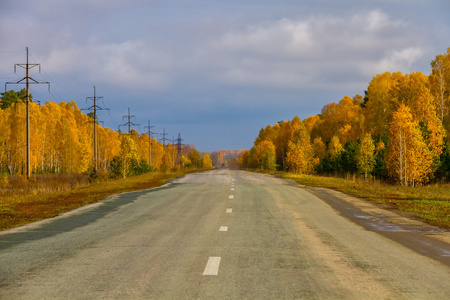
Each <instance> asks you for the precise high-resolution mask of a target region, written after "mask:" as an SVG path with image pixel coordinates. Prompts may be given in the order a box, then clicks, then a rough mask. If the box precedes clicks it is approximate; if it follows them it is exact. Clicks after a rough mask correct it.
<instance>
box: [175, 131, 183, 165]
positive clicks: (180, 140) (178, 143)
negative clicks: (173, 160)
mask: <svg viewBox="0 0 450 300" xmlns="http://www.w3.org/2000/svg"><path fill="white" fill-rule="evenodd" d="M176 141H177V161H178V160H179V159H180V157H181V147H182V146H184V145H183V144H182V143H181V142H182V141H183V139H181V134H180V133H179V132H178V138H177V140H176Z"/></svg>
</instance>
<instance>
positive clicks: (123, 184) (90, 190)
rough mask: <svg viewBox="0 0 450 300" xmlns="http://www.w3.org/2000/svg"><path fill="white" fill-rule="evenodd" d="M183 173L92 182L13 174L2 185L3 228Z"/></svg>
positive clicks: (0, 209) (82, 178)
mask: <svg viewBox="0 0 450 300" xmlns="http://www.w3.org/2000/svg"><path fill="white" fill-rule="evenodd" d="M182 174H183V173H181V172H178V173H167V174H164V173H148V174H145V175H140V176H135V177H131V178H127V179H125V180H103V181H101V182H96V183H91V184H90V183H89V176H87V175H79V174H74V175H69V174H59V175H50V174H49V175H40V176H37V177H33V178H32V179H31V180H30V181H27V180H26V179H24V178H23V177H22V178H21V177H17V176H16V177H11V178H9V182H8V183H5V181H4V177H3V178H2V180H3V181H2V186H1V188H0V230H3V229H7V228H12V227H16V226H19V225H23V224H26V223H30V222H34V221H38V220H42V219H45V218H51V217H55V216H57V215H58V214H61V213H64V212H67V211H70V210H72V209H75V208H78V207H80V206H83V205H86V204H90V203H94V202H97V201H99V200H102V199H105V198H106V197H107V196H109V195H112V194H117V193H123V192H128V191H135V190H142V189H147V188H152V187H157V186H160V185H162V184H164V183H165V181H166V180H167V179H170V178H175V177H178V176H180V175H182Z"/></svg>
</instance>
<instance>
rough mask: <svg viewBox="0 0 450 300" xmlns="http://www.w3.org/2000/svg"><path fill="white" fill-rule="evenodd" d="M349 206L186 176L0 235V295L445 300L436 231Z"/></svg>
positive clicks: (445, 271) (448, 276) (218, 174)
mask: <svg viewBox="0 0 450 300" xmlns="http://www.w3.org/2000/svg"><path fill="white" fill-rule="evenodd" d="M352 201H353V200H352ZM352 201H351V199H350V200H349V199H345V196H342V195H339V194H337V193H335V192H330V191H327V190H323V189H312V188H306V187H302V186H299V185H296V184H294V183H292V182H291V181H287V180H282V179H278V178H274V177H271V176H267V175H261V174H253V173H246V172H243V171H229V170H215V171H211V172H205V173H199V174H191V175H186V176H184V177H182V178H179V179H177V180H174V181H173V182H172V183H170V184H169V185H166V186H164V187H161V188H156V189H151V190H146V191H140V192H133V193H126V194H121V195H117V196H113V197H110V198H108V199H106V200H105V201H103V202H101V203H99V204H96V205H91V206H88V207H84V208H82V209H79V210H76V211H74V212H72V213H69V214H66V215H63V216H60V217H57V218H54V219H51V220H47V221H44V222H39V223H36V224H32V225H29V226H25V227H21V228H17V229H14V230H9V231H4V232H1V233H0V299H449V295H450V244H449V243H447V242H446V241H445V238H446V237H448V232H441V231H439V230H438V229H436V228H432V227H428V226H425V225H424V226H421V225H420V224H417V223H414V224H409V223H404V224H402V225H398V224H397V225H395V224H393V223H392V222H391V221H392V220H393V219H392V218H393V217H392V216H390V217H388V215H382V214H380V213H379V211H378V210H377V209H376V208H375V207H373V206H372V205H371V204H369V203H366V202H358V201H359V200H358V201H357V202H355V203H353V204H349V203H351V202H352ZM355 201H356V200H355ZM370 210H372V213H371V214H370V213H369V211H370ZM373 212H376V214H374V213H373ZM435 235H436V236H437V235H440V236H441V237H443V239H437V238H435Z"/></svg>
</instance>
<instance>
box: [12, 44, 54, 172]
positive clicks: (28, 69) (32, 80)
mask: <svg viewBox="0 0 450 300" xmlns="http://www.w3.org/2000/svg"><path fill="white" fill-rule="evenodd" d="M25 50H26V52H27V62H26V64H15V65H14V73H15V72H16V67H17V66H19V67H21V68H23V69H25V71H26V76H25V77H24V78H22V79H20V80H19V81H17V82H13V81H10V82H6V83H5V92H6V86H7V85H8V84H23V83H24V82H23V81H25V84H26V93H27V101H26V103H27V178H28V179H30V175H31V167H30V110H29V102H30V99H29V98H30V96H29V85H30V83H31V84H48V90H49V92H50V82H39V81H37V80H35V79H33V78H31V77H30V76H29V71H30V69H32V68H34V67H37V66H39V71H40V69H41V65H40V64H30V63H28V47H26V48H25ZM30 81H31V82H30Z"/></svg>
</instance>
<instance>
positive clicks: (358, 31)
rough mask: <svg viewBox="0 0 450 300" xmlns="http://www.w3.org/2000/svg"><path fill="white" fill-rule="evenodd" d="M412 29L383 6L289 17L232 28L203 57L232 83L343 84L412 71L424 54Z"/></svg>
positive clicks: (219, 77) (282, 85) (297, 86)
mask: <svg viewBox="0 0 450 300" xmlns="http://www.w3.org/2000/svg"><path fill="white" fill-rule="evenodd" d="M412 30H413V28H411V26H407V25H406V24H404V23H402V22H401V21H398V20H395V21H394V20H391V19H390V17H389V16H388V15H387V14H386V13H384V12H383V11H381V10H372V11H368V12H365V13H358V14H354V15H352V16H348V17H340V18H337V17H331V16H327V15H320V16H319V15H317V16H310V17H308V18H305V19H304V18H299V19H293V18H291V19H287V18H285V19H281V20H279V21H275V22H272V23H264V24H260V25H256V26H255V25H254V26H249V27H247V28H246V29H244V30H238V31H230V32H227V33H225V34H223V35H222V36H219V37H218V38H216V39H215V40H214V42H212V43H210V44H208V45H207V47H205V49H203V50H202V51H200V52H199V53H198V56H199V57H201V58H202V60H203V61H205V63H204V65H205V66H206V65H209V66H213V68H215V70H216V72H215V74H216V78H217V80H220V81H224V82H228V83H231V84H241V85H245V84H250V85H254V86H264V87H267V86H271V87H279V88H286V87H288V88H292V89H302V88H319V87H320V88H323V86H330V87H333V88H336V87H337V88H339V86H342V85H347V86H350V85H354V84H355V83H356V82H361V80H362V79H361V77H364V78H363V80H367V78H371V76H374V75H375V74H376V73H379V72H385V71H387V70H392V69H393V68H394V69H395V68H398V70H401V71H403V72H408V71H412V70H411V68H412V67H413V65H414V63H416V62H417V60H418V59H419V58H421V56H422V54H423V50H422V49H421V48H420V47H419V46H418V44H419V41H418V40H417V37H415V36H414V34H413V33H412Z"/></svg>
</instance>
